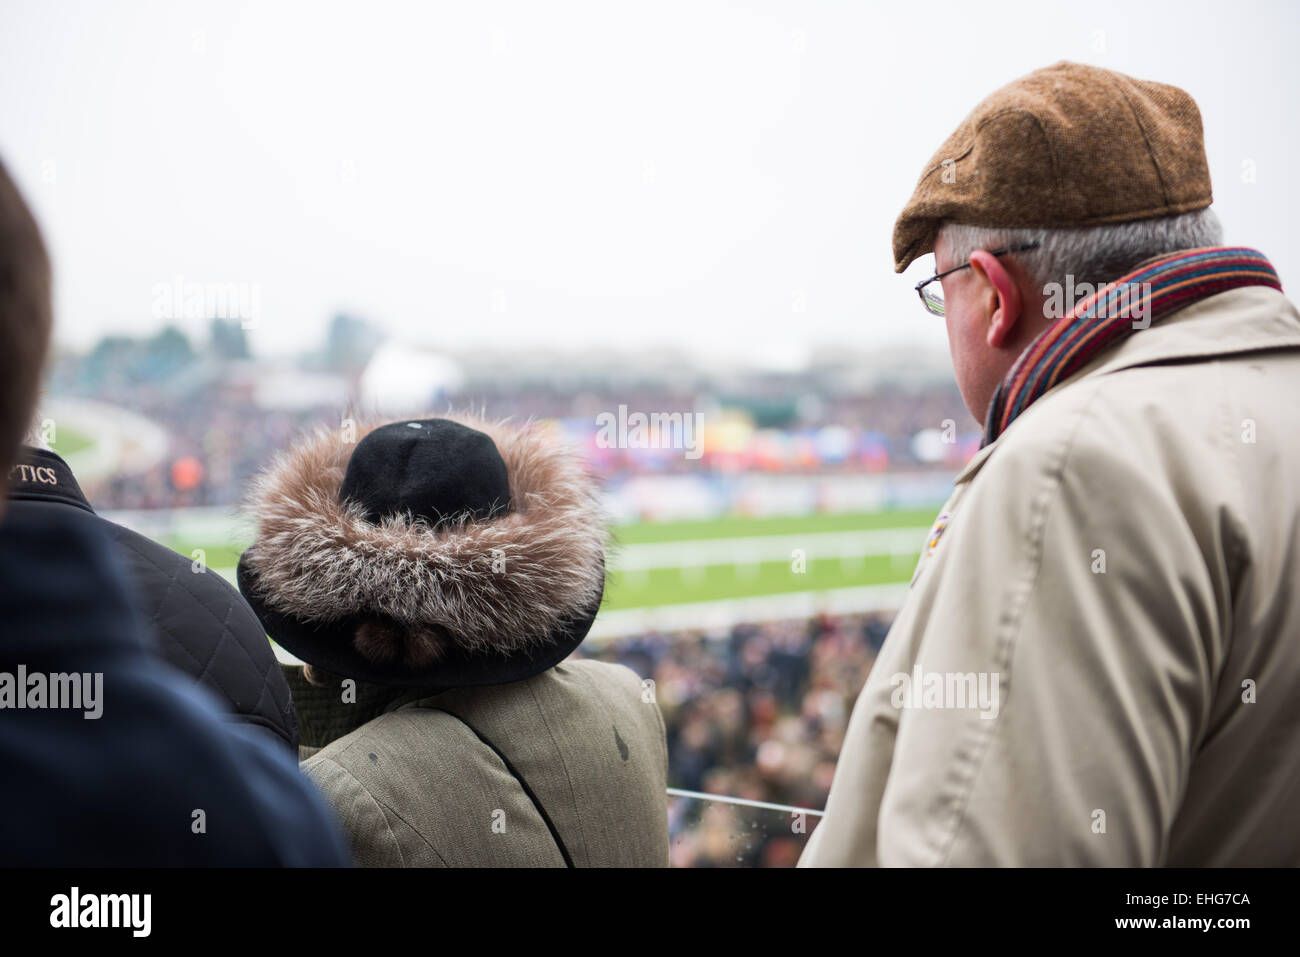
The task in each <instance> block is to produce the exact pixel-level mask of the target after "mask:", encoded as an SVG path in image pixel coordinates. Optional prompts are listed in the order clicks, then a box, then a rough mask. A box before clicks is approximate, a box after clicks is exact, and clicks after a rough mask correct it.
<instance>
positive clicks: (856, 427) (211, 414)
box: [50, 321, 979, 509]
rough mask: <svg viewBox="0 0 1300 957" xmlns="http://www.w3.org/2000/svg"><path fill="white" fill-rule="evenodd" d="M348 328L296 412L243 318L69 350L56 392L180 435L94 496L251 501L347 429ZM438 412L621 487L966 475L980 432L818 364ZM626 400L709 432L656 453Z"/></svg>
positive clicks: (460, 404) (960, 412) (489, 386)
mask: <svg viewBox="0 0 1300 957" xmlns="http://www.w3.org/2000/svg"><path fill="white" fill-rule="evenodd" d="M349 322H350V323H351V324H349V323H348V322H345V323H343V324H342V326H341V327H340V328H341V330H342V331H338V330H333V333H334V334H332V335H331V337H330V338H329V339H328V340H327V342H326V345H325V346H324V347H323V348H322V349H321V350H319V351H318V352H316V353H304V355H303V356H301V357H299V359H298V360H297V362H298V367H297V368H296V371H295V372H294V373H293V374H300V375H305V376H313V377H315V378H314V380H313V383H314V384H315V385H320V384H321V383H324V389H323V394H320V395H317V393H315V392H311V391H310V390H304V389H302V388H295V389H294V390H292V391H294V392H295V393H297V394H299V395H302V394H306V395H307V398H306V400H305V401H299V402H297V403H295V404H291V405H288V406H285V405H280V404H276V403H272V402H268V400H267V395H268V393H270V392H274V391H275V390H274V389H267V388H266V386H267V385H268V383H270V382H272V381H273V380H274V379H275V377H276V376H277V375H280V374H283V372H284V367H283V366H282V365H277V366H271V365H267V364H264V363H262V362H259V361H258V360H256V359H254V358H252V357H251V355H250V354H249V353H248V349H247V344H246V343H245V342H244V340H243V339H242V332H241V330H239V328H238V326H237V325H235V326H233V327H231V326H228V325H225V326H223V325H220V323H219V321H218V322H216V323H214V334H213V344H219V348H214V347H213V346H212V345H210V346H209V347H208V348H206V349H200V348H197V347H196V346H195V345H194V344H192V343H191V342H190V341H189V340H188V339H187V338H186V337H185V336H183V335H182V334H181V333H180V332H179V331H177V330H175V329H171V328H169V329H165V330H163V332H161V333H158V334H157V335H155V336H153V337H152V338H149V339H127V338H123V337H115V338H111V339H105V340H104V341H103V342H101V343H100V344H99V345H98V346H96V347H95V348H94V349H93V350H91V352H89V353H87V354H85V355H75V354H64V355H62V356H60V357H59V358H58V359H57V361H56V362H55V363H54V367H53V370H52V375H51V381H50V393H51V394H52V395H55V396H60V397H69V398H90V399H95V400H98V401H101V402H104V401H107V402H109V403H111V404H114V405H117V406H120V407H121V408H123V409H125V410H128V411H130V412H133V413H136V414H138V415H141V416H144V417H145V418H147V419H149V420H151V421H152V422H154V423H156V424H157V425H158V426H160V427H161V428H162V430H163V431H164V432H165V434H166V437H167V448H166V451H165V454H164V455H163V456H162V457H161V459H159V460H158V461H156V462H152V463H149V464H148V465H147V466H146V467H144V468H142V469H141V468H138V467H137V468H125V467H124V468H123V469H119V470H116V471H115V472H114V474H115V476H116V477H115V478H113V479H111V480H105V481H95V480H94V479H93V478H88V480H87V482H86V492H87V494H88V495H89V496H90V498H91V500H92V501H93V502H95V503H96V504H97V505H98V506H100V507H104V508H116V509H145V508H184V507H194V506H206V505H222V506H228V505H233V504H236V503H237V502H239V500H240V499H241V497H242V496H243V494H244V493H245V491H246V490H247V488H248V485H249V482H250V481H251V480H252V478H253V477H254V476H255V475H256V473H257V472H258V471H259V470H260V469H261V468H263V467H264V466H266V465H267V464H268V463H269V462H270V460H271V458H272V457H273V456H274V454H275V453H276V452H277V451H278V450H280V449H283V448H284V447H285V446H286V445H287V444H288V443H289V441H290V440H291V439H292V438H293V437H294V436H295V435H298V434H300V433H302V432H303V431H305V430H307V429H310V428H312V427H316V426H324V427H327V428H338V427H340V426H341V424H342V422H343V421H344V419H345V417H346V416H348V414H349V409H350V408H351V407H352V406H353V402H352V401H350V400H349V399H348V398H347V397H348V396H354V397H355V396H357V395H358V383H359V381H360V379H361V376H362V374H363V371H364V361H363V358H362V357H363V356H364V354H365V353H364V351H363V352H360V353H356V352H355V350H353V349H352V344H353V343H354V341H355V340H357V339H358V338H359V337H362V336H363V335H365V334H368V333H367V332H366V330H365V329H364V328H362V329H361V331H358V329H357V328H355V326H356V323H355V322H353V321H349ZM336 339H338V340H340V341H338V342H335V341H334V340H336ZM367 341H369V340H367ZM326 396H329V398H326ZM360 404H361V406H364V403H360ZM427 408H430V409H441V408H475V409H482V410H485V411H486V413H487V414H488V415H489V416H490V417H493V418H512V419H514V420H516V421H518V420H526V419H539V420H543V421H546V422H549V423H550V427H552V428H553V429H555V431H556V435H557V439H559V440H562V441H564V442H566V443H567V444H569V445H570V446H571V447H573V448H575V449H576V450H578V451H579V452H580V453H581V454H583V455H584V456H585V457H586V458H587V459H588V460H589V461H590V462H591V464H592V467H593V468H594V469H595V471H596V472H597V473H598V474H599V475H600V476H601V477H602V478H604V479H605V480H607V481H612V482H619V481H622V480H625V479H632V478H636V477H639V476H645V475H659V474H696V475H729V474H738V473H769V474H770V473H785V474H828V473H837V472H843V473H849V474H860V473H872V472H876V473H879V472H886V471H890V470H898V469H906V470H915V469H925V468H945V469H947V470H949V471H951V470H953V469H954V468H956V467H958V466H960V464H961V463H963V462H964V461H966V459H967V458H969V456H970V455H971V454H972V453H973V452H974V451H975V449H976V448H977V446H978V438H979V437H978V427H977V426H976V424H975V423H974V422H973V421H972V420H970V418H969V416H968V415H967V414H966V413H965V410H964V409H963V407H962V403H961V398H960V396H959V394H958V393H957V391H956V388H955V386H954V385H953V384H952V382H951V381H950V380H944V381H940V382H935V383H929V384H926V383H921V384H916V383H911V384H900V383H887V382H878V383H875V384H873V385H871V386H870V387H862V388H843V387H835V386H834V385H833V384H828V383H827V382H825V381H823V379H822V377H821V376H820V374H819V372H818V371H817V370H812V371H809V372H807V373H803V374H799V375H791V376H786V377H784V378H781V379H779V380H774V379H771V378H740V379H736V380H728V381H725V382H723V381H716V380H712V379H709V378H708V377H707V376H699V377H695V378H692V379H691V380H690V381H689V382H687V383H686V384H682V383H674V382H671V381H668V380H666V379H665V380H663V381H660V382H657V383H656V382H641V383H626V384H624V383H618V382H614V381H599V380H593V381H581V382H576V383H570V382H564V383H547V382H538V381H525V382H519V381H510V380H509V379H506V378H493V377H487V376H475V377H471V378H467V379H466V380H465V381H464V382H463V383H461V384H460V385H458V386H456V387H455V388H452V389H443V390H441V391H438V390H431V392H430V395H429V399H428V402H427ZM620 408H622V409H624V410H626V411H627V412H628V413H643V414H646V415H650V414H661V415H675V416H677V419H676V421H677V422H681V421H682V420H681V416H683V415H685V416H691V417H692V422H691V427H692V429H693V430H694V431H693V432H689V433H682V432H680V431H672V430H669V431H667V432H665V433H662V434H660V436H659V437H658V439H657V440H656V441H657V443H658V444H654V445H651V446H650V447H645V446H642V445H638V444H636V440H635V438H632V439H631V440H630V441H629V442H628V443H627V445H625V446H620V445H617V444H616V445H613V446H611V445H610V444H609V443H608V442H607V441H605V440H604V439H603V438H602V437H601V429H600V428H599V427H598V425H597V422H598V417H600V416H616V415H618V413H619V410H620ZM673 428H674V429H676V428H677V426H674V427H673ZM941 432H942V433H944V438H943V439H942V440H940V439H939V438H938V436H939V434H940V433H941ZM643 434H644V433H643ZM88 438H89V439H91V440H92V441H93V439H94V436H89V437H88ZM692 442H693V443H696V444H695V445H694V449H695V454H690V455H687V454H684V449H683V443H692ZM56 447H57V446H56ZM136 464H137V465H139V464H140V463H136Z"/></svg>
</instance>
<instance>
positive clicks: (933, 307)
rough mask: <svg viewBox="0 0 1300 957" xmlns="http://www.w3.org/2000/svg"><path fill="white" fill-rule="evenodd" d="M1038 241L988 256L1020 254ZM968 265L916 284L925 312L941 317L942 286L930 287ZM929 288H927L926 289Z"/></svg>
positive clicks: (997, 250) (946, 270)
mask: <svg viewBox="0 0 1300 957" xmlns="http://www.w3.org/2000/svg"><path fill="white" fill-rule="evenodd" d="M1037 246H1038V241H1037V240H1034V241H1033V242H1028V243H1021V244H1020V245H1019V246H1007V247H1006V248H1005V249H991V250H989V255H990V256H1005V255H1006V254H1007V253H1021V252H1024V251H1025V250H1026V249H1035V248H1037ZM969 265H970V260H969V259H968V260H966V261H965V262H964V263H962V264H961V265H960V266H953V267H952V268H951V269H945V270H944V271H943V272H937V273H935V274H934V275H933V276H931V277H930V278H929V279H922V280H921V281H920V282H918V283H917V284H916V294H917V295H918V296H920V297H921V304H922V305H924V306H925V311H926V312H928V313H931V314H932V315H935V316H942V315H943V286H934V285H931V284H932V283H933V282H934V281H935V280H936V279H942V278H943V277H944V276H947V275H949V274H950V273H955V272H956V271H957V270H959V269H965V268H966V267H967V266H969ZM926 287H929V288H926Z"/></svg>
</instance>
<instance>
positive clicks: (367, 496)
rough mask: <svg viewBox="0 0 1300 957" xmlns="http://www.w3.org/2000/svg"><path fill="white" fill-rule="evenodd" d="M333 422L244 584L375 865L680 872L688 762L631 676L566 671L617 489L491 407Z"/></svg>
mask: <svg viewBox="0 0 1300 957" xmlns="http://www.w3.org/2000/svg"><path fill="white" fill-rule="evenodd" d="M358 432H359V434H360V436H361V438H360V441H358V442H356V443H355V444H353V443H351V442H349V441H347V440H346V437H345V436H344V435H342V434H340V433H333V432H321V433H318V434H316V435H315V436H313V437H311V438H308V439H307V440H305V441H303V442H301V443H300V444H299V445H298V446H297V447H295V448H293V449H291V450H290V451H289V452H288V453H287V454H285V455H283V456H282V457H281V458H280V459H279V460H277V462H276V463H275V464H274V465H273V466H272V467H271V468H270V469H268V470H267V471H266V472H265V473H264V474H263V475H262V477H261V478H260V479H259V481H258V484H257V486H256V488H255V491H254V494H253V498H252V508H253V510H254V514H255V517H256V519H257V521H258V531H257V538H256V540H255V542H254V543H253V545H252V546H251V547H250V548H249V549H248V550H247V551H245V552H244V555H243V557H242V558H241V560H240V563H239V587H240V590H241V591H242V592H243V593H244V595H245V596H246V597H247V598H248V600H249V602H250V603H251V604H252V605H253V607H254V609H255V610H256V611H257V613H258V616H259V617H260V618H261V620H262V622H263V624H264V625H265V626H266V629H267V631H268V632H269V633H270V635H271V637H272V638H274V639H275V640H276V641H277V642H279V643H280V644H281V645H282V646H284V647H285V648H287V649H288V650H290V651H292V652H293V653H294V654H296V655H297V656H299V657H300V658H302V659H303V660H304V661H306V662H307V663H308V667H307V668H306V669H305V674H304V673H302V669H298V673H296V674H291V683H292V684H293V686H294V697H295V703H296V705H297V708H298V712H299V722H300V729H301V736H302V741H303V744H304V746H305V751H307V752H314V753H312V754H311V756H310V757H309V758H308V759H307V760H306V761H305V762H304V763H303V770H304V771H305V772H306V773H307V774H308V775H309V776H310V777H311V778H312V779H313V780H314V781H315V782H316V784H317V785H319V786H320V788H321V789H322V790H323V791H324V792H325V795H326V797H327V798H328V800H329V801H330V803H331V804H332V805H333V807H334V810H335V811H336V812H337V814H338V815H339V817H340V819H341V820H342V822H343V824H344V827H345V828H346V830H347V832H348V834H349V836H350V837H351V840H352V846H353V852H354V855H355V857H356V860H357V863H359V864H362V865H369V866H453V867H457V866H631V867H636V866H664V865H666V864H667V862H668V829H667V809H666V803H667V799H666V795H665V786H666V777H667V751H666V747H665V740H664V727H663V719H662V717H661V715H660V713H659V709H658V706H657V705H656V704H655V701H654V695H653V693H652V692H651V691H650V690H649V687H648V686H644V687H643V684H642V682H641V680H640V679H639V678H638V677H637V676H636V675H635V674H634V673H633V672H632V671H630V670H629V669H627V668H624V667H622V666H617V665H611V664H606V663H603V662H596V661H590V660H578V661H566V660H565V659H566V658H567V657H568V655H569V654H570V653H571V652H572V651H573V650H574V649H575V648H576V647H577V646H578V645H579V644H580V643H581V642H582V640H583V638H584V637H585V636H586V634H587V631H588V629H590V627H591V623H592V620H593V619H594V618H595V616H596V611H597V609H598V608H599V605H600V600H601V597H602V595H603V592H604V582H605V561H604V557H605V544H606V539H607V534H608V533H607V529H606V526H605V523H604V521H603V516H602V514H601V511H600V507H599V504H598V501H597V497H596V492H595V484H594V482H593V480H592V478H591V476H590V475H589V473H588V472H587V470H586V468H585V467H584V465H583V464H582V463H581V462H580V461H579V460H577V459H575V458H574V457H573V456H572V455H571V454H569V453H567V452H566V451H564V450H563V449H561V448H559V447H557V446H555V445H554V444H552V443H551V442H549V441H547V440H546V439H544V438H543V437H542V436H541V434H540V433H539V432H537V431H535V430H531V429H528V428H523V429H519V428H512V427H507V426H506V425H504V424H499V423H497V424H494V423H489V422H486V421H483V420H480V419H477V418H472V417H452V418H435V419H422V420H418V421H402V422H394V423H391V424H387V425H380V426H378V427H374V426H371V427H362V428H360V429H359V430H358Z"/></svg>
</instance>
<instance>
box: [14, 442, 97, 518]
mask: <svg viewBox="0 0 1300 957" xmlns="http://www.w3.org/2000/svg"><path fill="white" fill-rule="evenodd" d="M9 498H11V499H14V500H16V501H36V502H59V503H61V504H64V505H75V506H76V507H77V508H84V509H85V510H86V511H87V512H90V513H92V514H93V513H94V511H95V510H94V509H93V508H91V507H90V502H89V501H87V500H86V496H85V494H84V493H83V492H82V491H81V486H80V485H78V484H77V477H76V476H75V475H73V474H72V469H70V468H69V467H68V463H67V462H65V461H63V459H62V458H61V457H59V456H58V455H57V454H55V453H54V452H51V451H50V450H49V449H37V448H32V447H30V446H28V447H26V448H24V449H23V455H22V460H21V461H20V462H19V463H18V464H17V465H13V466H10V468H9Z"/></svg>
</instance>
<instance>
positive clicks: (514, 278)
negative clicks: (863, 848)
mask: <svg viewBox="0 0 1300 957" xmlns="http://www.w3.org/2000/svg"><path fill="white" fill-rule="evenodd" d="M1298 11H1300V4H1296V3H1289V2H1277V3H1255V2H1237V3H1233V4H1231V5H1224V4H1215V5H1210V4H1199V3H1189V2H1186V0H1179V2H1141V3H1138V2H1133V0H1127V2H1122V3H1109V2H1098V0H1090V2H1086V3H1074V4H1062V5H1053V4H1046V3H1024V4H1005V3H1004V4H998V3H983V4H980V3H969V2H965V3H959V4H945V3H934V2H930V3H913V2H895V3H879V4H877V3H831V2H810V0H795V2H773V3H754V4H739V3H736V4H727V3H712V2H702V0H691V2H683V3H673V2H665V0H655V2H648V3H621V2H611V0H603V2H593V3H576V2H558V0H557V2H519V3H484V2H478V0H475V2H472V3H469V2H455V3H423V4H419V5H416V4H414V3H407V4H402V3H378V2H373V0H367V2H364V3H359V2H358V3H341V4H325V3H319V2H312V3H289V2H262V3H240V2H237V0H217V2H211V3H206V2H175V0H166V2H149V3H143V2H116V3H107V2H105V3H88V2H60V0H30V2H15V0H0V157H3V159H4V161H5V162H6V163H7V164H8V165H9V167H10V169H11V171H12V172H13V174H14V175H15V177H16V178H17V179H18V181H19V184H20V186H21V187H22V188H23V189H24V191H25V193H26V194H27V196H28V198H29V200H30V202H31V203H32V205H33V206H34V208H35V211H36V213H37V215H38V217H39V219H40V221H41V224H42V226H43V228H44V231H45V234H46V237H47V240H48V242H49V244H50V247H51V251H52V253H53V257H54V262H55V269H56V275H57V311H58V324H57V336H58V338H59V339H60V340H61V341H63V342H64V343H68V344H73V345H78V346H84V345H86V344H88V343H90V342H92V341H94V339H96V338H97V337H98V336H99V335H101V334H102V333H104V332H106V331H110V330H113V331H133V332H144V331H148V330H151V329H154V328H157V327H158V326H159V325H161V320H160V319H158V318H156V317H155V316H154V314H153V313H154V306H155V305H156V302H155V298H156V291H157V290H156V287H157V286H158V285H159V284H164V283H171V282H173V281H174V280H175V277H177V276H182V277H184V281H185V282H187V283H193V282H198V283H221V282H242V283H248V284H250V288H251V285H252V284H256V286H257V291H258V294H259V295H260V297H261V319H260V321H259V324H258V327H257V328H256V329H255V330H254V331H253V333H252V335H253V336H254V345H255V347H256V348H258V349H259V350H262V351H266V352H279V351H284V350H294V349H297V348H300V347H302V346H304V345H310V344H312V343H313V342H314V341H316V340H317V339H318V338H319V337H320V335H321V331H322V327H323V324H324V321H325V320H326V319H327V318H328V317H329V316H330V315H331V314H332V313H334V312H335V311H337V310H341V309H342V310H350V311H353V312H355V313H357V314H359V315H363V316H366V317H369V318H372V319H375V320H377V321H379V322H381V323H382V324H384V325H385V326H386V327H387V328H389V329H390V330H391V331H393V332H394V333H396V334H397V335H399V336H401V337H403V338H405V339H409V340H411V341H415V342H420V343H424V344H429V345H433V346H438V347H445V348H453V349H454V348H462V347H465V346H468V345H474V344H479V343H484V342H495V343H497V344H517V345H519V346H520V347H524V348H535V347H536V346H538V345H543V344H545V345H551V346H557V347H561V348H564V349H581V348H584V347H585V346H586V345H588V344H590V343H594V342H601V343H605V344H614V343H622V344H626V345H627V346H629V347H635V346H638V345H644V344H651V343H657V344H663V343H668V344H678V345H680V346H682V347H683V348H685V349H687V350H688V351H691V352H695V353H700V354H703V353H718V352H724V353H725V352H737V351H739V352H742V353H744V354H746V355H750V356H754V355H757V356H759V357H767V358H769V359H773V360H780V359H786V358H790V357H797V356H798V355H800V354H801V353H802V352H803V351H804V350H806V349H807V348H808V347H809V346H811V345H813V344H824V343H841V344H847V345H851V346H855V347H866V348H876V347H881V346H884V345H897V344H899V343H909V344H910V343H915V344H918V345H930V346H939V345H941V344H942V343H943V333H942V328H941V327H942V322H941V320H935V319H930V318H929V317H927V316H926V314H925V313H924V312H923V311H922V309H921V308H920V305H919V303H917V301H916V298H915V294H914V293H913V292H912V290H911V285H912V284H913V283H914V282H915V281H916V280H917V279H918V278H921V276H922V274H928V273H929V271H930V269H931V265H932V261H931V258H930V257H925V258H924V259H923V260H922V261H921V262H920V263H918V264H915V265H914V266H913V267H912V269H911V270H910V271H909V273H908V274H907V276H905V277H902V278H900V277H897V276H895V275H894V273H893V271H892V263H891V256H890V231H891V228H892V225H893V220H894V217H895V216H896V215H897V213H898V211H899V209H900V208H901V206H902V204H903V203H904V202H905V200H906V199H907V196H908V195H909V193H910V191H911V189H912V187H913V185H914V183H915V180H916V177H917V175H918V174H919V172H920V171H921V167H922V165H923V164H924V162H925V160H926V159H928V158H929V156H930V155H931V154H932V153H933V152H934V151H935V150H936V149H937V148H938V146H939V145H940V143H941V142H942V141H943V140H944V138H945V137H946V136H947V135H948V133H950V132H951V131H952V129H953V128H954V127H955V126H956V125H957V123H958V122H959V121H960V120H961V118H962V117H963V116H964V115H965V114H966V113H967V112H969V110H970V109H971V107H973V106H974V105H975V103H976V102H977V101H978V100H979V99H981V98H982V97H983V96H984V95H986V94H987V93H989V92H991V91H992V90H993V89H995V88H996V87H998V86H1000V85H1002V84H1003V83H1005V82H1007V81H1009V80H1011V79H1013V78H1014V77H1016V76H1018V75H1020V74H1023V73H1026V72H1028V71H1030V70H1032V69H1034V68H1036V67H1039V66H1044V65H1047V64H1050V63H1052V62H1054V61H1056V60H1059V59H1074V60H1080V61H1085V62H1092V63H1097V64H1099V65H1103V66H1107V67H1112V68H1115V69H1119V70H1123V71H1125V72H1128V73H1131V74H1134V75H1136V76H1139V77H1143V78H1149V79H1156V80H1160V81H1163V82H1168V83H1174V84H1177V85H1179V86H1182V87H1184V88H1185V89H1187V90H1188V91H1190V92H1191V93H1192V95H1193V96H1194V97H1195V98H1196V99H1197V101H1198V102H1199V104H1200V107H1201V111H1202V114H1203V116H1204V120H1205V126H1206V136H1207V149H1208V152H1209V159H1210V169H1211V172H1212V174H1213V177H1214V186H1215V196H1216V204H1215V205H1216V208H1217V209H1218V210H1219V213H1220V216H1221V218H1222V219H1223V220H1224V223H1225V226H1226V228H1227V238H1228V240H1229V241H1230V242H1234V243H1242V244H1247V245H1254V246H1257V247H1258V248H1260V249H1262V250H1264V251H1265V252H1266V253H1267V254H1268V255H1270V256H1271V257H1273V260H1274V262H1275V263H1276V265H1277V266H1278V268H1279V270H1280V272H1281V274H1282V279H1283V282H1284V284H1288V285H1291V284H1295V283H1300V237H1298V236H1297V228H1296V221H1295V211H1296V200H1297V198H1300V193H1298V192H1297V189H1296V187H1295V186H1294V185H1293V184H1294V182H1295V180H1296V177H1297V175H1300V159H1298V158H1300V124H1298V123H1297V122H1296V119H1297V94H1298V93H1300V58H1298V57H1296V55H1295V50H1296V48H1297V42H1298V41H1300V12H1298ZM1097 149H1098V150H1105V149H1106V144H1105V143H1098V144H1097ZM1245 169H1250V170H1251V171H1253V177H1254V182H1245V181H1243V180H1244V179H1248V178H1249V176H1243V170H1245ZM182 325H187V326H188V327H189V328H194V327H198V326H202V325H203V324H202V323H184V322H182Z"/></svg>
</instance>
